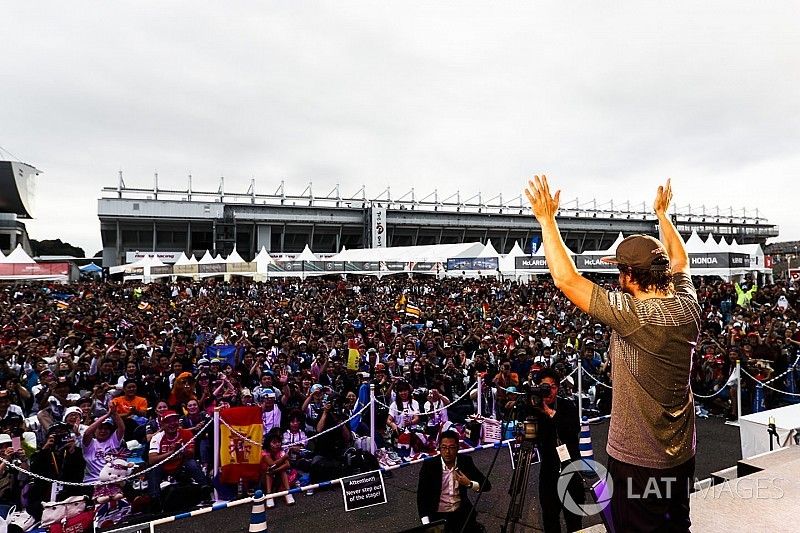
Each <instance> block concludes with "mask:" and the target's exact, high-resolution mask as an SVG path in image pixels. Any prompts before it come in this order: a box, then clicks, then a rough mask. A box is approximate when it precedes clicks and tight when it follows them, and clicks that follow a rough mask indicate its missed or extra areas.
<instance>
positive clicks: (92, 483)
mask: <svg viewBox="0 0 800 533" xmlns="http://www.w3.org/2000/svg"><path fill="white" fill-rule="evenodd" d="M213 423H214V420H209V421H208V422H206V424H205V425H204V426H203V427H202V428H201V429H200V430H199V431H198V432H197V433H196V434H195V435H192V438H191V439H189V440H188V441H186V442H185V443H184V444H183V445H182V446H181V447H180V448H178V449H177V450H175V451H174V452H172V453H171V454H170V455H168V456H167V457H165V458H164V459H162V460H161V461H159V462H157V463H156V464H154V465H150V466H148V467H147V468H145V469H144V470H140V471H138V472H136V473H135V474H131V475H129V476H126V477H123V478H118V479H114V480H111V481H99V480H98V481H90V482H88V483H77V482H75V481H62V480H60V479H50V478H48V477H45V476H41V475H39V474H35V473H33V472H31V471H29V470H25V469H24V468H20V467H19V466H17V465H15V464H14V463H11V462H9V461H6V460H5V459H3V458H2V457H0V462H2V463H3V464H4V465H6V466H9V467H11V468H13V469H15V470H17V471H19V472H22V473H24V474H27V475H29V476H31V477H32V478H34V479H38V480H41V481H44V482H46V483H58V484H59V485H66V486H68V487H96V486H100V485H114V484H117V483H121V482H123V481H128V480H129V479H134V478H137V477H140V476H143V475H144V474H146V473H147V472H150V471H151V470H154V469H156V468H158V467H160V466H161V465H163V464H164V463H168V462H169V461H171V460H172V459H173V458H174V457H175V456H176V455H178V454H180V453H183V451H184V450H185V449H186V448H188V447H189V445H190V444H193V443H194V441H195V440H197V438H198V437H199V436H200V434H201V433H203V431H205V430H206V429H207V428H208V426H210V425H211V424H213Z"/></svg>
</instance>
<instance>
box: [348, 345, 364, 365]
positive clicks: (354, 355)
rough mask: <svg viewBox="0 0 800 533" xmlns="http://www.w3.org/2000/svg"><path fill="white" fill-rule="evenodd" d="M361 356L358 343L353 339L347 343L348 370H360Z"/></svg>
mask: <svg viewBox="0 0 800 533" xmlns="http://www.w3.org/2000/svg"><path fill="white" fill-rule="evenodd" d="M360 359H361V354H360V353H358V343H356V341H354V340H353V339H350V340H349V341H347V369H348V370H358V362H359V360H360Z"/></svg>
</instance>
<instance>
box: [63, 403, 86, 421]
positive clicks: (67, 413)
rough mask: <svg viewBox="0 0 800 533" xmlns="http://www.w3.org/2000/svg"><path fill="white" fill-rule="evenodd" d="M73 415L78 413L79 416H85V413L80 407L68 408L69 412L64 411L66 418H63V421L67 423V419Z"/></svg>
mask: <svg viewBox="0 0 800 533" xmlns="http://www.w3.org/2000/svg"><path fill="white" fill-rule="evenodd" d="M72 413H78V414H79V415H81V416H83V411H81V408H80V407H75V406H72V407H67V410H66V411H64V418H63V420H64V421H66V420H67V417H68V416H69V415H71V414H72Z"/></svg>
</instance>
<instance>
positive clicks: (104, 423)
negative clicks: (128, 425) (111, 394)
mask: <svg viewBox="0 0 800 533" xmlns="http://www.w3.org/2000/svg"><path fill="white" fill-rule="evenodd" d="M100 426H111V427H112V428H115V427H117V423H116V422H114V420H113V419H111V418H106V419H105V420H103V421H102V422H101V423H100Z"/></svg>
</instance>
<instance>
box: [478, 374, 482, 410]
mask: <svg viewBox="0 0 800 533" xmlns="http://www.w3.org/2000/svg"><path fill="white" fill-rule="evenodd" d="M482 413H483V377H482V376H481V374H480V372H479V373H478V416H482Z"/></svg>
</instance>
